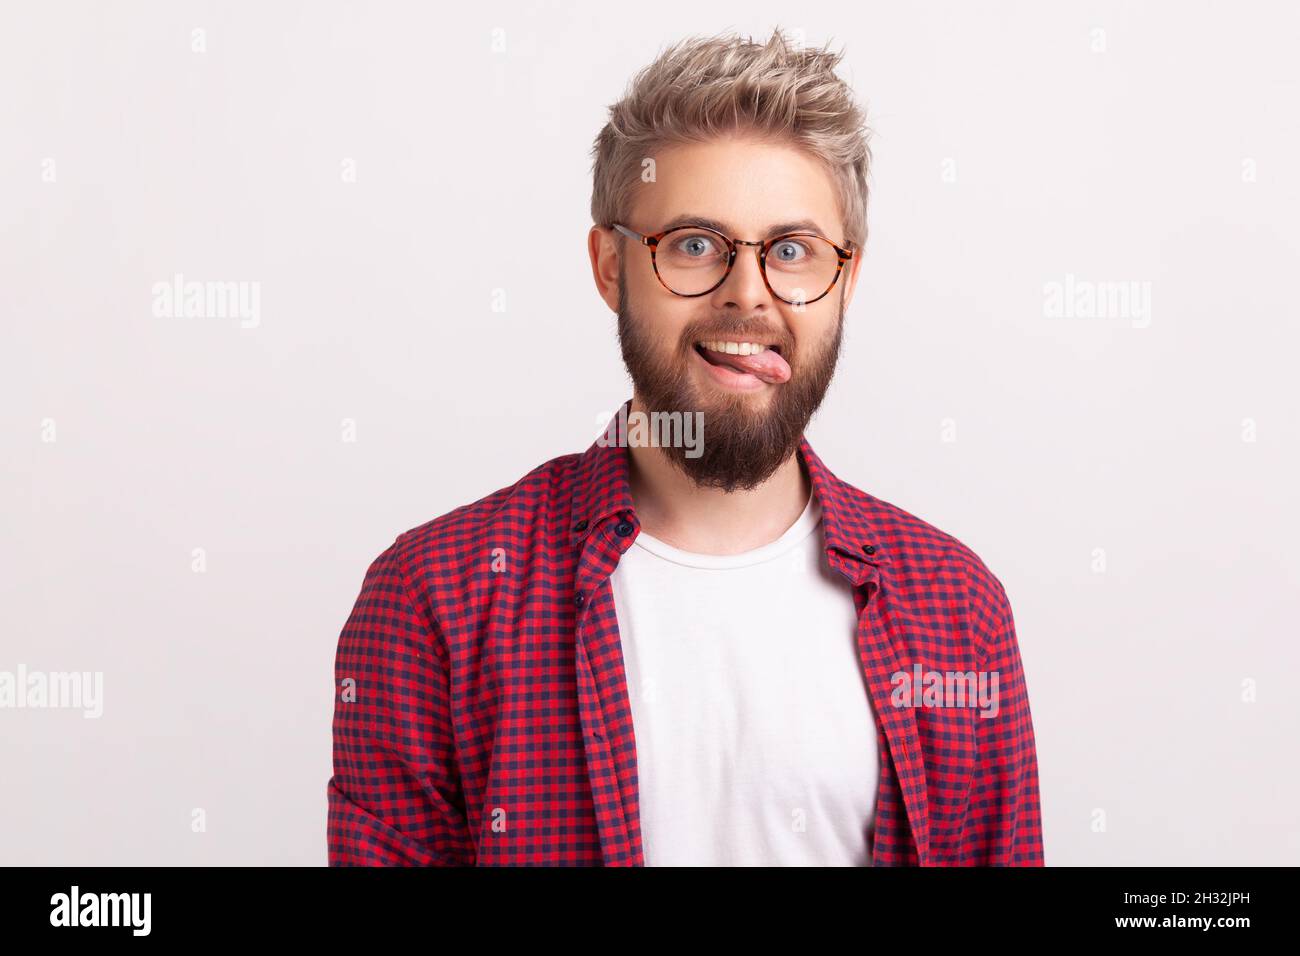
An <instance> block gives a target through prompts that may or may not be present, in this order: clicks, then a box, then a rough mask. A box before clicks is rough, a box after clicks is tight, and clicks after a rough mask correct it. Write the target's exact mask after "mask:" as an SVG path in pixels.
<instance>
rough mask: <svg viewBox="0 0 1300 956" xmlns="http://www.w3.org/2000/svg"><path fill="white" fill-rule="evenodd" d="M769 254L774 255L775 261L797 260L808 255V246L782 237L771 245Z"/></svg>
mask: <svg viewBox="0 0 1300 956" xmlns="http://www.w3.org/2000/svg"><path fill="white" fill-rule="evenodd" d="M769 255H771V256H775V257H776V260H777V262H798V261H799V260H800V259H802V258H804V257H805V256H807V255H808V248H807V247H806V246H805V245H804V244H803V243H802V242H795V241H794V240H793V239H782V240H781V241H780V242H778V243H777V244H776V245H774V246H773V247H772V251H771V252H770V253H769Z"/></svg>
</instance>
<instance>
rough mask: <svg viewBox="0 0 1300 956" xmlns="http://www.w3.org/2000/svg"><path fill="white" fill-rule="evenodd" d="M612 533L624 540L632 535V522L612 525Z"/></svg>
mask: <svg viewBox="0 0 1300 956" xmlns="http://www.w3.org/2000/svg"><path fill="white" fill-rule="evenodd" d="M614 533H615V534H616V535H618V536H619V537H620V538H626V537H627V536H628V535H630V534H631V533H632V522H630V521H620V522H619V523H618V524H616V525H614Z"/></svg>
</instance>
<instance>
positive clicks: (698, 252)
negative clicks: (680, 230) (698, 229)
mask: <svg viewBox="0 0 1300 956" xmlns="http://www.w3.org/2000/svg"><path fill="white" fill-rule="evenodd" d="M677 249H678V250H679V251H681V252H684V253H685V254H686V255H687V256H689V257H690V258H693V259H694V258H699V257H701V256H707V255H714V254H716V250H715V249H714V248H713V240H712V239H711V238H710V237H709V236H705V235H701V234H699V233H696V234H695V235H693V236H685V237H683V238H682V239H681V240H679V241H678V242H677Z"/></svg>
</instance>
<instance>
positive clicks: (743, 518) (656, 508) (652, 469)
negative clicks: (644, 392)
mask: <svg viewBox="0 0 1300 956" xmlns="http://www.w3.org/2000/svg"><path fill="white" fill-rule="evenodd" d="M628 411H629V413H631V412H635V411H641V412H644V411H646V408H645V406H644V405H643V404H642V403H641V400H640V398H639V397H637V396H636V395H633V397H632V403H631V405H630V406H629V408H628ZM627 451H628V484H629V486H630V491H631V494H632V502H633V505H634V506H635V507H636V514H637V519H638V520H639V521H640V523H641V530H643V531H645V532H647V533H648V534H651V535H653V536H654V537H656V538H658V539H659V540H661V541H665V542H667V543H668V544H670V545H672V546H673V547H675V548H681V549H682V550H683V551H694V552H696V553H697V554H739V553H741V552H743V551H750V550H752V549H754V548H758V547H762V546H763V545H765V544H767V543H769V542H771V541H775V540H776V539H777V538H779V537H780V536H781V535H782V534H784V533H785V531H786V530H787V529H789V527H790V526H791V525H792V524H794V523H795V521H796V520H798V518H799V515H801V514H802V513H803V509H804V507H805V506H806V505H807V504H808V496H809V495H810V494H811V493H812V483H811V481H810V479H809V478H808V475H807V473H806V472H805V471H804V468H803V466H802V465H801V463H800V461H799V455H798V452H797V451H796V452H793V453H791V455H790V457H788V458H787V459H786V460H785V461H784V462H782V463H781V466H780V467H779V468H777V470H776V471H775V472H773V473H772V475H771V476H770V477H769V478H768V479H767V480H766V481H764V482H763V483H762V484H761V485H758V486H757V487H755V488H753V489H750V490H749V491H733V492H731V493H727V492H724V491H722V490H721V489H719V488H701V487H700V486H699V485H697V484H695V482H694V481H693V480H692V479H691V478H690V476H688V475H687V474H686V473H685V472H683V471H682V470H681V469H680V468H678V467H677V466H676V465H674V464H673V463H672V462H671V461H669V460H668V457H667V455H666V453H665V451H664V450H663V449H661V448H656V447H653V446H643V445H636V446H632V445H629V447H628V449H627Z"/></svg>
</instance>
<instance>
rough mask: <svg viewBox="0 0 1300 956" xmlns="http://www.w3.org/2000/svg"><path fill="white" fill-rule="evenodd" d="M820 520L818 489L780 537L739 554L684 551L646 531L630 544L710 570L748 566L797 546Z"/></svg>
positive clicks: (660, 555)
mask: <svg viewBox="0 0 1300 956" xmlns="http://www.w3.org/2000/svg"><path fill="white" fill-rule="evenodd" d="M820 521H821V502H820V501H818V500H817V493H816V492H815V491H812V492H809V494H808V503H807V504H806V505H804V509H803V512H802V513H801V514H800V515H799V517H798V518H796V519H795V522H794V524H792V525H790V527H789V528H787V529H786V530H785V531H784V532H782V534H781V536H780V537H779V538H776V539H775V540H773V541H769V542H768V543H767V544H763V545H759V546H758V547H757V548H751V549H750V550H748V551H742V552H740V553H739V554H700V553H699V552H696V551H684V550H682V549H681V548H676V547H673V546H672V545H671V544H669V543H668V542H666V541H661V540H660V539H659V538H656V537H655V536H654V535H652V534H649V533H648V532H646V531H641V532H640V533H638V534H637V536H636V540H635V541H633V547H641V548H643V549H645V550H646V551H648V552H649V553H651V554H653V555H655V556H656V557H659V558H663V559H664V560H665V561H671V562H673V563H674V564H680V565H683V566H685V567H688V568H704V569H707V570H713V571H724V570H730V569H733V568H747V567H750V566H751V565H755V564H761V563H762V562H764V561H771V560H772V559H773V558H778V557H780V556H781V555H783V554H786V553H787V552H789V551H790V550H792V549H793V548H795V547H797V546H798V545H799V544H800V543H801V542H803V540H804V539H805V538H807V537H808V535H810V534H812V533H813V532H814V531H816V530H817V525H818V524H819V523H820Z"/></svg>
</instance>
